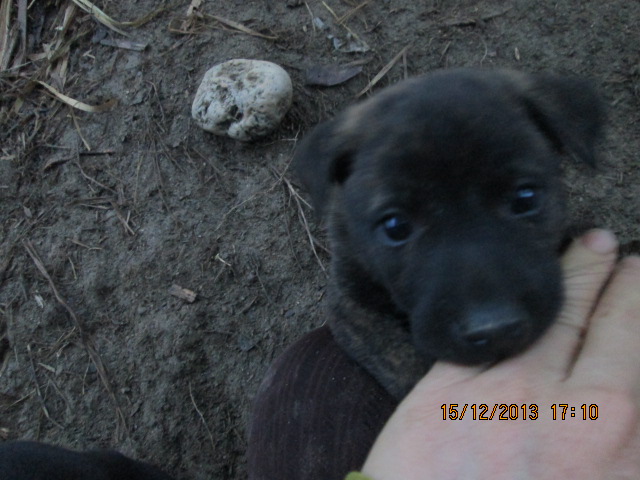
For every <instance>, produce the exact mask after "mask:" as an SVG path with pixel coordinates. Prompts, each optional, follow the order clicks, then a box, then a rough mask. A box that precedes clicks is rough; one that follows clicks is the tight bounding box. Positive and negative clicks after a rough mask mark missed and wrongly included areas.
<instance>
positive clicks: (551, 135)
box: [521, 74, 605, 167]
mask: <svg viewBox="0 0 640 480" xmlns="http://www.w3.org/2000/svg"><path fill="white" fill-rule="evenodd" d="M521 87H523V91H522V92H521V94H522V101H523V102H524V104H525V107H526V109H527V113H528V115H529V116H530V118H531V120H532V121H533V122H534V123H535V124H536V125H537V127H538V128H539V129H540V130H541V131H542V133H543V134H544V135H545V136H547V138H548V139H549V140H550V141H551V143H552V145H553V146H554V148H556V149H557V150H558V151H559V152H561V153H570V154H573V155H575V156H577V157H578V158H579V159H581V160H583V161H585V162H586V163H588V164H589V165H591V166H592V167H595V165H596V159H595V145H596V142H597V141H598V140H599V138H600V135H601V133H602V126H603V124H604V120H605V108H604V103H603V101H602V99H601V98H600V97H599V96H598V94H597V93H596V91H595V89H594V87H593V85H592V84H591V83H590V82H589V81H587V80H585V79H580V78H573V77H562V76H556V75H549V74H538V75H531V76H530V77H529V78H528V81H524V82H522V83H521Z"/></svg>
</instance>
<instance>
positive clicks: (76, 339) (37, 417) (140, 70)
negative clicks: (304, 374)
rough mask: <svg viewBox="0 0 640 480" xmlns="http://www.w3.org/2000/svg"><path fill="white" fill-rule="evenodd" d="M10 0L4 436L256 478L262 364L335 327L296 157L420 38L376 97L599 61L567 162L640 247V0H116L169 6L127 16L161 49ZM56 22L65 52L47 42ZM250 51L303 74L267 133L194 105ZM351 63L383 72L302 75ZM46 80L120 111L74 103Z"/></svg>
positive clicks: (55, 1) (607, 222)
mask: <svg viewBox="0 0 640 480" xmlns="http://www.w3.org/2000/svg"><path fill="white" fill-rule="evenodd" d="M6 2H7V0H5V2H0V3H6ZM9 3H11V2H9ZM13 3H14V4H18V3H24V4H25V5H28V6H29V10H28V12H27V16H26V19H27V22H26V30H25V33H26V37H25V38H26V42H25V48H26V52H23V53H24V56H23V58H24V62H23V63H22V64H21V65H16V66H14V67H13V68H9V67H11V64H9V65H8V68H7V69H6V70H3V71H2V72H0V82H1V87H0V88H1V90H0V109H1V110H0V122H1V127H0V139H1V145H0V149H1V150H0V221H1V227H0V437H1V438H2V439H17V438H30V439H39V440H43V441H49V442H54V443H57V444H61V445H65V446H69V447H72V448H78V449H85V448H95V447H110V448H117V449H119V450H121V451H122V452H123V453H126V454H129V455H132V456H134V457H136V458H140V459H147V460H149V461H151V462H154V463H156V464H158V465H160V466H162V467H163V468H164V469H166V470H167V471H168V472H170V473H172V474H174V475H175V476H176V477H177V478H185V479H186V478H192V479H205V478H216V479H231V478H233V479H235V478H244V477H245V476H246V473H245V461H244V451H245V448H246V420H247V416H248V412H249V409H250V405H251V401H252V398H253V396H254V394H255V391H256V389H257V387H258V384H259V382H260V380H261V377H262V375H263V373H264V372H265V370H266V368H267V367H268V365H269V364H270V362H271V361H272V360H273V359H274V358H275V356H277V355H278V354H279V353H280V352H281V351H282V350H283V348H285V346H286V345H288V344H290V343H291V342H293V341H294V340H295V339H297V338H298V337H300V336H301V335H302V334H303V333H304V332H307V331H309V330H310V329H312V328H314V327H316V326H319V325H321V324H322V322H323V315H322V297H323V295H324V292H325V285H326V281H327V277H326V273H325V272H324V268H326V266H327V264H328V252H327V251H326V249H325V248H324V247H323V246H326V241H325V239H324V236H323V233H322V229H321V226H319V225H318V224H317V223H316V222H315V220H313V213H312V211H311V210H310V208H309V207H308V206H307V205H306V204H305V203H304V202H302V200H301V199H300V197H298V195H297V194H296V192H297V187H296V186H295V179H294V178H292V176H291V175H290V173H289V170H288V168H289V163H290V161H291V157H292V152H293V150H294V148H295V145H296V141H297V140H298V139H299V138H300V137H301V136H302V135H303V134H304V133H305V132H306V131H307V130H308V129H309V128H310V127H311V126H312V125H313V124H315V123H317V122H318V121H320V120H322V119H324V118H327V117H329V116H331V115H333V114H335V113H336V112H338V111H339V110H340V109H342V108H343V107H344V106H346V105H348V104H350V103H351V102H353V101H354V96H355V95H356V94H357V93H358V92H360V91H361V90H362V89H363V88H365V87H366V86H367V85H368V84H369V82H370V81H371V80H372V79H373V78H374V77H375V75H376V74H377V73H378V72H379V71H380V70H381V69H382V68H383V67H384V66H385V65H387V64H388V63H389V62H390V61H391V60H392V59H393V58H394V57H395V56H396V55H397V54H398V53H399V52H401V50H402V49H403V48H405V47H407V50H406V54H405V55H404V56H400V58H399V59H398V61H397V62H396V63H395V64H394V66H393V67H392V68H391V69H390V70H389V72H388V73H387V74H386V75H385V76H384V77H383V78H382V79H381V80H380V81H379V82H378V83H377V84H376V85H375V86H374V87H373V88H372V89H371V92H375V91H377V90H379V89H380V88H382V87H384V86H385V85H389V84H392V83H395V82H397V81H399V80H401V79H402V78H404V77H405V76H406V75H409V76H414V75H419V74H423V73H426V72H429V71H432V70H434V69H438V68H443V67H454V66H463V65H466V66H483V67H493V66H504V67H513V68H518V69H522V70H525V71H532V72H536V71H543V70H544V71H555V72H558V73H564V74H576V75H581V76H586V77H590V78H592V79H593V81H594V82H595V84H596V85H597V86H598V87H599V89H600V91H601V92H602V95H603V96H604V98H605V99H606V102H607V103H608V105H609V106H610V115H609V117H610V118H609V122H608V128H607V138H606V141H604V142H603V143H602V145H601V147H600V151H601V155H600V165H599V167H598V168H597V169H596V170H593V169H590V168H589V167H587V166H585V165H578V164H574V163H571V162H570V161H569V162H568V163H567V166H566V173H567V179H568V181H567V186H568V188H569V191H570V193H571V201H572V208H573V211H574V218H575V219H576V221H577V222H578V223H583V224H591V225H598V226H603V227H608V228H611V229H613V230H614V231H615V232H616V233H617V234H618V235H619V237H620V239H621V241H622V242H623V243H624V244H625V248H626V250H627V251H639V250H640V246H639V245H640V244H639V241H640V232H639V226H640V190H639V187H638V185H640V166H639V163H638V152H639V151H640V129H639V128H638V127H639V125H640V123H639V121H640V59H639V53H640V29H639V28H638V19H640V3H639V2H637V1H629V0H610V1H607V2H603V1H601V0H586V1H584V0H580V1H579V0H567V1H563V2H556V1H551V0H527V1H525V0H514V1H507V2H505V1H498V0H493V1H491V0H485V1H471V0H459V1H453V0H452V1H437V0H432V1H423V2H415V1H413V0H396V1H387V0H370V1H363V2H360V0H326V1H325V2H322V1H320V0H307V1H306V2H304V1H295V0H288V1H285V0H279V1H269V0H219V1H216V2H206V1H205V2H202V5H201V6H200V9H199V14H198V15H195V16H192V17H190V18H186V14H187V8H188V7H189V1H188V0H178V1H176V2H173V3H170V4H169V3H167V4H161V3H160V2H155V1H152V0H139V1H137V2H113V1H108V0H105V1H99V2H97V6H99V7H100V8H102V9H104V10H105V11H106V12H107V13H108V14H109V15H110V16H111V17H113V18H115V19H119V20H133V19H137V18H140V17H142V16H144V15H146V14H147V13H149V12H153V11H154V10H156V9H158V8H159V7H164V9H163V10H162V11H160V12H158V14H157V15H156V16H155V17H154V18H153V19H151V20H150V21H148V22H146V23H144V24H143V25H140V26H137V27H123V28H125V30H126V31H127V32H128V33H129V35H130V37H129V38H128V40H130V41H134V42H142V43H145V44H147V46H146V48H144V50H142V51H135V50H130V49H126V48H121V47H118V46H113V45H108V44H104V43H105V42H104V40H105V39H106V40H116V39H117V40H122V39H125V38H126V37H124V36H122V35H119V34H116V33H114V32H113V31H111V30H110V29H107V28H106V27H104V26H102V25H100V24H99V23H97V22H96V21H95V20H94V18H93V17H92V16H90V15H89V14H87V13H84V12H82V11H80V10H79V9H77V8H76V9H75V14H74V16H73V19H72V21H71V22H70V23H69V26H68V27H67V29H66V30H60V29H59V28H57V27H60V26H61V25H63V22H64V13H65V11H67V7H68V5H70V2H67V1H62V0H49V1H41V2H17V1H16V2H13ZM327 6H328V7H330V8H331V9H332V10H333V12H334V13H335V16H334V15H333V14H332V13H331V12H330V11H329V9H328V8H327ZM356 7H360V8H356ZM350 13H351V15H348V16H347V17H344V16H345V15H347V14H350ZM12 15H13V17H12V18H13V19H15V18H17V10H16V9H15V8H14V11H13V13H12ZM213 16H218V17H222V18H223V19H227V20H231V21H233V22H237V24H241V25H242V26H244V27H247V28H249V29H251V30H250V31H248V33H247V32H242V31H239V30H238V29H237V28H233V27H232V26H230V25H233V24H229V22H220V21H219V20H216V19H215V18H214V17H213ZM316 17H317V18H320V19H321V20H322V23H323V24H324V28H323V26H322V25H321V23H320V22H317V21H316V22H315V23H314V21H313V19H314V18H316ZM225 23H226V24H225ZM350 32H351V33H350ZM256 33H259V34H261V35H260V36H259V35H256ZM329 35H332V36H333V37H335V38H338V39H343V40H345V39H347V36H348V35H353V36H352V39H359V40H361V41H362V42H364V43H355V44H353V43H352V45H355V46H356V47H363V45H365V44H366V46H367V47H368V51H364V52H362V51H355V52H348V51H343V50H345V47H342V49H341V50H339V49H336V48H335V44H334V41H333V40H332V39H330V38H328V36H329ZM271 37H274V38H271ZM60 38H62V39H64V40H66V41H71V43H70V48H69V50H68V52H67V53H64V52H63V55H62V56H61V57H59V58H53V59H47V58H45V57H43V56H40V57H38V56H37V55H38V54H41V53H42V52H46V51H47V50H48V49H51V46H52V42H53V41H54V40H55V39H60ZM107 43H109V42H107ZM345 45H347V47H348V45H349V43H348V42H347V43H346V44H345ZM18 46H19V44H18ZM347 49H348V48H347ZM358 49H360V50H366V48H356V50H358ZM16 52H18V48H16V50H15V52H14V53H13V55H14V56H16V55H18V53H16ZM28 55H36V56H35V57H34V56H32V57H29V56H28ZM232 58H255V59H262V60H269V61H273V62H275V63H277V64H279V65H281V66H283V67H284V68H285V69H286V70H287V71H288V72H289V73H290V75H291V77H292V79H293V83H294V90H295V93H294V105H293V107H292V109H291V111H290V112H289V113H288V115H287V117H286V118H285V120H284V122H283V123H282V125H281V128H280V129H279V130H278V131H277V132H275V133H274V134H273V135H271V136H269V137H268V138H265V139H264V140H262V141H260V142H256V143H239V142H236V141H233V140H230V139H225V138H220V137H215V136H213V135H211V134H209V133H207V132H204V131H202V130H200V129H199V128H198V127H196V126H195V125H194V123H193V122H192V120H191V116H190V108H191V101H192V99H193V95H194V93H195V91H196V89H197V87H198V84H199V82H200V79H201V78H202V76H203V74H204V72H205V71H206V70H207V69H209V68H210V67H211V66H213V65H215V64H217V63H219V62H222V61H225V60H228V59H232ZM64 61H66V62H67V65H66V68H60V62H64ZM351 62H361V64H362V66H363V71H362V73H360V74H359V75H357V76H356V77H354V78H352V79H351V80H349V81H347V82H345V83H343V84H340V85H338V86H334V87H318V86H309V85H306V84H305V69H307V68H308V67H310V66H313V65H318V64H321V65H344V64H348V63H351ZM32 78H35V79H39V80H42V81H43V82H46V83H47V84H49V85H51V86H53V87H55V88H57V89H58V90H59V91H62V92H63V93H65V94H66V95H68V96H69V97H72V98H74V99H78V100H82V101H83V102H85V103H88V104H91V105H100V104H103V103H105V102H107V101H108V100H110V99H117V101H118V105H117V106H116V107H114V108H111V109H108V110H107V111H105V112H101V113H89V112H84V111H80V110H78V109H71V108H70V107H68V106H67V105H64V104H63V103H62V102H60V101H59V100H57V99H54V98H53V97H52V96H51V94H49V93H47V92H46V90H44V88H43V87H42V86H41V85H40V84H34V83H32V82H31V81H30V79H32ZM367 94H369V93H367ZM291 182H293V185H292V183H291ZM303 198H304V195H303ZM305 219H306V220H305ZM305 222H308V225H309V230H308V229H307V228H306V224H305ZM309 232H310V234H311V235H312V236H313V237H314V238H315V239H316V244H315V249H316V250H317V253H318V257H317V258H316V255H315V254H314V251H313V250H312V248H311V244H310V241H309ZM172 285H178V286H179V287H182V288H185V289H188V290H191V291H193V292H194V293H195V294H196V301H195V302H193V303H189V302H188V301H186V300H184V299H182V298H179V297H176V296H174V295H172V294H171V293H169V290H170V288H171V287H172Z"/></svg>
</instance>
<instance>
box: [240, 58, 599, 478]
mask: <svg viewBox="0 0 640 480" xmlns="http://www.w3.org/2000/svg"><path fill="white" fill-rule="evenodd" d="M602 117H603V113H602V106H601V104H600V102H599V100H598V98H597V97H596V95H595V93H594V92H593V90H592V89H591V88H590V87H589V85H588V84H587V83H586V82H584V81H581V80H577V79H570V78H561V77H555V76H547V75H526V74H521V73H516V72H509V71H493V72H492V71H478V70H468V69H464V70H452V71H443V72H439V73H434V74H431V75H429V76H425V77H421V78H416V79H413V80H409V81H406V82H402V83H400V84H397V85H395V86H393V87H391V88H389V89H387V90H385V91H383V92H382V93H380V94H378V95H376V96H374V97H372V98H371V99H370V100H367V101H366V102H364V103H361V104H359V105H356V106H354V107H351V108H349V109H348V110H346V111H345V112H344V113H342V114H341V115H339V116H338V117H336V118H335V119H333V120H330V121H328V122H326V123H324V124H322V125H320V126H318V127H317V128H316V129H315V130H314V131H313V132H311V134H309V135H308V136H307V137H306V138H305V139H304V140H303V142H302V143H301V144H300V146H299V148H298V149H297V152H296V156H295V163H296V169H297V172H298V175H299V177H300V178H301V179H302V181H303V183H304V186H305V187H306V188H307V190H308V191H309V193H310V194H311V197H312V201H313V204H314V206H315V209H316V211H317V212H318V213H319V214H320V215H322V216H324V217H325V218H326V220H327V223H328V228H329V231H330V236H331V247H332V272H331V279H330V284H329V294H328V295H327V298H328V301H329V307H330V308H329V311H328V322H327V323H328V325H329V327H330V329H331V335H329V332H328V331H327V328H326V327H322V328H320V329H317V330H315V331H313V332H311V333H310V334H308V335H307V336H305V337H303V338H302V339H301V340H300V341H298V342H297V343H295V344H294V345H292V346H291V347H290V348H289V349H288V350H287V351H286V352H285V353H284V354H283V355H281V356H280V357H279V358H278V359H277V360H276V362H274V364H273V365H272V366H271V368H270V369H269V372H268V373H267V376H266V378H265V380H264V381H263V383H262V385H261V387H260V390H259V392H258V394H257V396H256V400H255V404H254V412H253V416H252V419H251V422H250V429H249V430H250V434H249V445H248V446H249V450H248V470H249V479H250V480H276V479H280V478H287V479H290V480H295V479H305V480H325V479H328V478H334V479H339V478H344V475H345V474H346V473H347V472H348V471H349V470H350V469H354V468H359V467H360V466H361V465H362V462H364V460H365V458H366V455H367V452H368V450H369V448H370V447H371V445H372V444H373V442H374V440H375V437H376V435H377V434H378V432H379V431H380V429H381V428H382V426H383V425H384V423H385V422H386V420H387V419H388V417H389V415H390V414H391V412H392V410H393V408H394V407H395V406H396V404H397V402H398V401H399V400H400V399H401V398H402V397H403V396H404V395H405V394H406V393H407V392H408V391H409V389H411V387H412V386H413V385H414V384H415V383H416V382H417V380H418V379H419V378H420V377H421V376H423V375H424V374H425V373H426V371H427V370H428V368H429V367H430V365H431V364H432V362H433V361H434V360H435V359H445V360H451V361H455V362H461V363H466V364H479V363H485V362H493V361H496V360H498V359H500V358H503V357H505V356H508V355H513V354H516V353H518V352H520V351H522V350H524V349H525V348H526V347H527V346H529V345H530V344H531V343H532V342H534V341H535V340H536V339H537V338H538V337H539V336H540V335H541V334H542V333H543V332H544V330H545V329H546V328H547V327H548V326H549V324H550V323H551V322H553V320H554V318H555V317H556V315H557V312H558V309H559V307H560V304H561V302H562V281H561V273H560V267H559V263H558V250H559V245H560V242H561V240H562V238H563V233H564V231H565V225H564V223H565V203H564V195H563V186H562V180H561V178H560V162H561V159H562V157H563V156H564V155H565V154H567V153H569V154H573V155H575V156H576V157H579V158H580V159H582V160H584V161H586V162H587V163H590V164H593V163H594V154H593V147H594V142H595V140H596V139H597V137H598V135H599V132H600V126H601V123H602ZM380 385H381V386H382V387H383V388H380Z"/></svg>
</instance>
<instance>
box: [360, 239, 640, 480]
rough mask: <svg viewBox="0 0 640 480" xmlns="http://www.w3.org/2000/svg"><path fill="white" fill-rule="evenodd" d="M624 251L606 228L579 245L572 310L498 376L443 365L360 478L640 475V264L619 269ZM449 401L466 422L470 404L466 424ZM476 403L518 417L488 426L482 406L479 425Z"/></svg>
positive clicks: (397, 418)
mask: <svg viewBox="0 0 640 480" xmlns="http://www.w3.org/2000/svg"><path fill="white" fill-rule="evenodd" d="M616 251H617V243H616V240H615V238H614V237H613V235H612V234H611V233H609V232H606V231H603V230H594V231H591V232H589V233H587V234H586V235H585V236H583V237H582V238H581V239H579V240H577V241H575V242H574V243H573V244H572V246H571V247H570V248H569V250H568V251H567V252H566V254H565V255H564V257H563V260H562V262H563V270H564V273H565V285H566V300H565V307H564V309H563V311H562V313H561V314H560V317H559V319H558V321H557V322H556V323H555V324H554V325H553V326H552V327H551V328H550V329H549V331H548V332H547V333H546V334H545V335H544V336H543V338H542V339H541V340H539V341H538V343H536V344H535V345H534V346H533V347H532V348H530V349H529V350H527V351H526V352H524V353H523V354H521V355H519V356H517V357H514V358H511V359H508V360H505V361H503V362H500V363H498V364H496V365H494V366H492V367H490V368H470V367H461V366H456V365H452V364H447V363H437V364H436V365H435V366H434V367H433V368H432V369H431V371H430V372H429V373H428V374H427V375H426V377H424V378H423V379H422V380H421V381H420V382H419V383H418V384H417V385H416V387H415V388H414V390H413V391H412V392H411V393H410V394H409V395H408V396H407V397H406V398H405V399H404V400H403V402H402V403H401V404H400V406H399V407H398V409H397V410H396V412H395V413H394V414H393V416H392V417H391V419H390V420H389V421H388V422H387V424H386V425H385V427H384V429H383V431H382V433H381V434H380V435H379V437H378V439H377V440H376V443H375V445H374V446H373V448H372V450H371V452H370V453H369V456H368V458H367V461H366V462H365V464H364V466H363V468H362V472H363V473H364V474H365V475H367V476H369V477H371V478H372V479H374V480H397V479H402V480H419V479H420V480H449V479H452V480H453V479H455V480H460V479H473V480H484V479H491V480H502V479H505V480H506V479H508V480H513V479H518V480H525V479H536V480H546V479H554V480H557V479H559V478H563V479H567V478H576V479H581V480H589V479H614V478H633V479H638V478H640V427H639V418H640V416H639V414H640V258H639V257H627V258H625V259H623V260H622V261H620V262H619V263H617V264H616ZM603 286H604V289H603ZM451 404H458V409H457V410H458V412H459V413H460V412H461V411H462V409H463V407H464V405H467V410H466V412H465V415H464V417H463V419H462V420H451V419H449V418H448V417H447V419H446V420H444V419H443V415H446V414H447V413H448V407H449V406H450V405H451ZM473 404H475V405H476V406H478V405H480V404H486V405H487V406H488V411H487V412H486V414H485V416H486V417H489V416H490V415H491V412H492V410H493V406H494V405H501V404H506V405H507V406H509V405H517V406H518V407H517V410H516V412H515V413H517V419H516V420H498V415H499V413H501V411H502V410H501V409H500V408H498V410H497V411H496V413H495V416H494V417H493V419H492V420H478V419H477V418H478V415H479V414H480V410H479V409H476V412H475V413H476V415H475V416H476V419H474V418H473V416H474V415H473V411H472V409H471V406H472V405H473ZM533 404H535V405H536V406H537V418H536V419H531V418H530V416H531V415H532V414H533V410H534V408H533V407H532V405H533ZM554 404H555V405H556V406H557V407H556V419H555V420H554V419H553V411H552V409H551V406H552V405H554ZM559 404H565V405H568V406H569V409H570V408H571V407H574V408H575V411H574V412H575V417H571V411H570V410H568V411H567V412H566V417H565V420H562V419H561V416H562V407H558V405H559ZM442 405H445V409H444V410H443V409H442V408H441V407H442ZM523 405H524V408H523V407H522V406H523ZM581 405H586V406H587V407H586V413H587V419H586V420H583V410H582V408H581ZM591 405H597V419H595V420H591V419H589V413H591V414H592V415H593V414H594V413H595V411H594V410H593V409H591V411H589V406H591ZM512 413H513V412H512ZM524 414H526V416H527V419H526V420H523V419H522V418H523V415H524ZM507 416H509V415H507Z"/></svg>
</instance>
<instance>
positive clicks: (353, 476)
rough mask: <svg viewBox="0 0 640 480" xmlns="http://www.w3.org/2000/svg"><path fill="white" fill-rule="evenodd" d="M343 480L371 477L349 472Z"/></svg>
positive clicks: (363, 479)
mask: <svg viewBox="0 0 640 480" xmlns="http://www.w3.org/2000/svg"><path fill="white" fill-rule="evenodd" d="M344 480H371V478H369V477H367V476H366V475H365V474H363V473H360V472H351V473H350V474H349V475H347V476H346V477H345V479H344Z"/></svg>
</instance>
